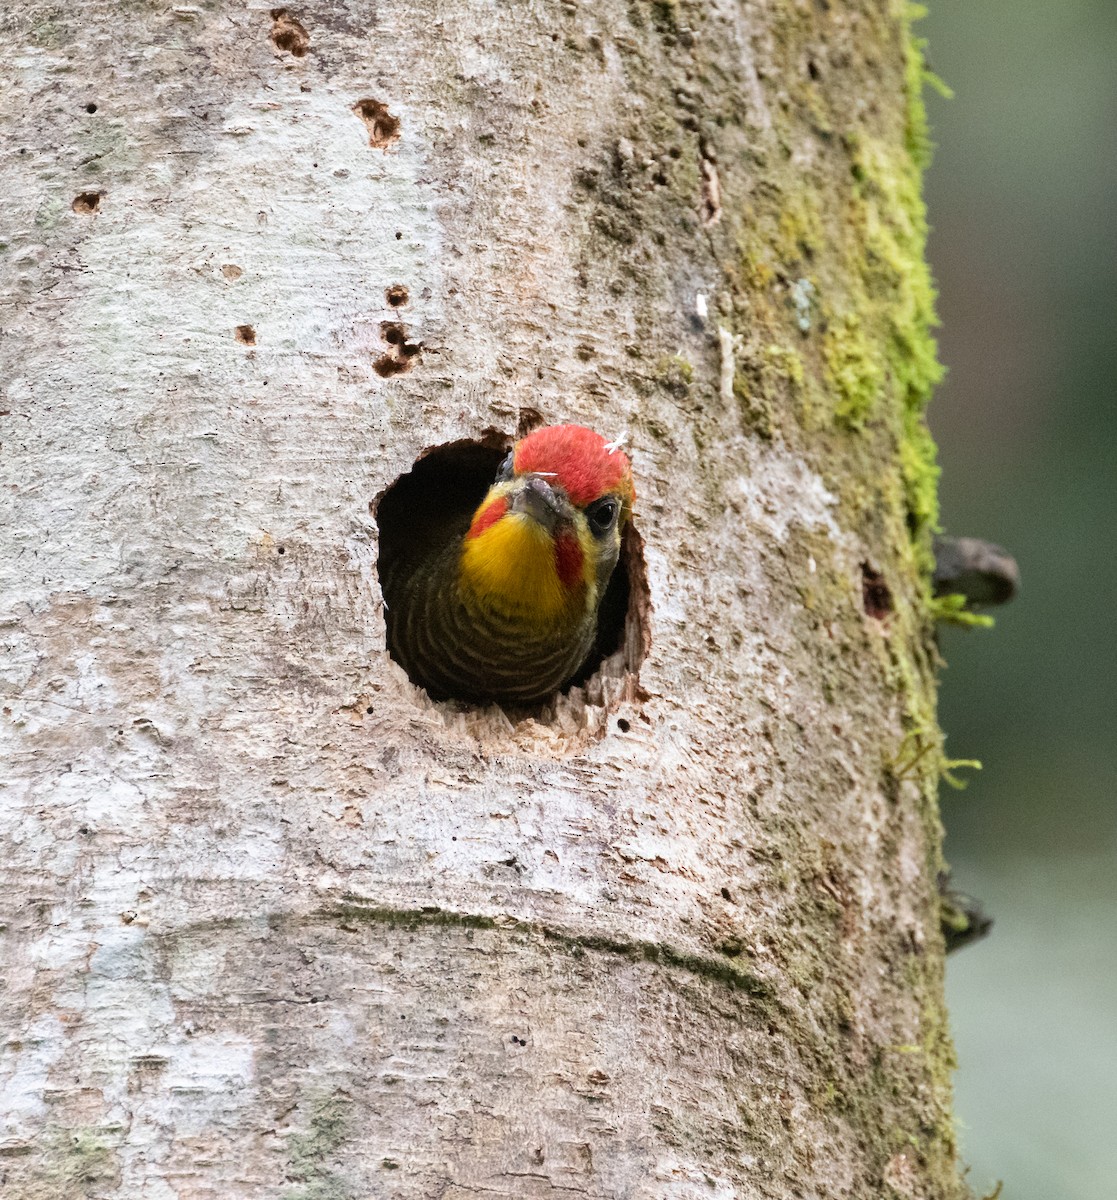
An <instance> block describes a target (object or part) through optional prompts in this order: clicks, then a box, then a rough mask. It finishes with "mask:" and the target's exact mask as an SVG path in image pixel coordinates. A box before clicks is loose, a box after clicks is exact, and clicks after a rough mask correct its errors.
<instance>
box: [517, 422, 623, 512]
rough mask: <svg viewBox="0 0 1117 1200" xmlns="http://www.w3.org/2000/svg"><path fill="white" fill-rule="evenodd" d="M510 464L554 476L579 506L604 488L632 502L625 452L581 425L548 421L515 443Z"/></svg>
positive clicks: (519, 470)
mask: <svg viewBox="0 0 1117 1200" xmlns="http://www.w3.org/2000/svg"><path fill="white" fill-rule="evenodd" d="M512 464H513V467H514V469H515V471H516V474H517V475H525V474H529V473H532V472H534V473H537V474H539V475H550V476H553V477H554V479H555V481H556V482H557V483H558V485H559V486H560V487H561V488H562V489H563V490H564V491H565V492H566V494H567V495H568V496H569V497H570V500H571V503H573V504H576V505H577V506H578V507H579V508H584V507H585V506H586V505H587V504H589V503H590V502H591V501H593V500H596V499H597V498H598V497H599V496H604V495H605V494H606V493H607V492H619V493H620V495H621V496H622V497H623V498H624V500H625V501H626V503H628V504H631V503H632V499H633V487H632V467H631V466H630V464H629V461H628V455H627V454H625V452H624V451H623V450H621V449H619V448H618V447H617V446H615V445H612V444H611V443H609V442H607V441H606V440H605V439H604V438H603V437H602V436H601V434H599V433H594V431H593V430H592V429H586V428H585V426H583V425H548V426H547V427H546V428H545V429H537V430H535V432H534V433H529V434H528V435H527V437H526V438H524V440H523V441H522V442H520V443H519V444H518V445H517V446H516V453H515V457H514V458H513V460H512Z"/></svg>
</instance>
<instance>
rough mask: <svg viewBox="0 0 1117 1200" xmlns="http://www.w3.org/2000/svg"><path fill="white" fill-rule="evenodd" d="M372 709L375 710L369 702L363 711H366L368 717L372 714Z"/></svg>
mask: <svg viewBox="0 0 1117 1200" xmlns="http://www.w3.org/2000/svg"><path fill="white" fill-rule="evenodd" d="M374 711H375V710H374V709H373V707H372V705H371V704H370V705H369V706H368V707H367V708H366V709H365V712H366V713H367V714H368V715H369V716H370V717H371V716H372V714H373V712H374Z"/></svg>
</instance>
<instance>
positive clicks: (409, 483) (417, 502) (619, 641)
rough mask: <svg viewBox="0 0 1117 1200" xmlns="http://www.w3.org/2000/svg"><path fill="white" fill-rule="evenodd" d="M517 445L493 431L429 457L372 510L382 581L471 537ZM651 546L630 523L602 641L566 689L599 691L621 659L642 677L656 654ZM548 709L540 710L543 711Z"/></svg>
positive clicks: (605, 602)
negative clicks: (602, 678) (442, 545)
mask: <svg viewBox="0 0 1117 1200" xmlns="http://www.w3.org/2000/svg"><path fill="white" fill-rule="evenodd" d="M511 448H512V439H511V438H509V437H507V436H506V435H505V434H503V433H501V432H499V431H497V430H490V431H487V432H486V433H485V434H483V435H482V436H481V438H480V439H478V440H477V441H468V440H462V441H457V442H449V443H447V444H446V445H443V446H436V447H434V448H433V449H432V450H429V451H427V452H426V453H425V454H423V455H422V456H421V457H420V458H419V459H418V460H417V461H416V462H415V465H414V466H413V467H412V468H411V470H410V471H408V472H406V473H405V474H403V475H401V476H400V477H399V478H398V479H397V480H396V482H395V483H393V484H392V485H391V487H389V488H388V489H387V491H385V492H384V493H383V495H381V496H380V497H379V499H376V500H373V501H372V502H371V503H370V505H369V509H370V511H371V512H372V515H373V516H374V517H375V519H376V523H377V526H378V528H379V530H380V549H379V554H378V557H377V564H376V569H377V575H378V577H379V578H381V579H382V578H383V576H384V574H385V573H386V572H389V571H391V570H392V569H394V568H395V567H396V566H397V565H400V566H401V567H402V568H403V569H407V559H408V556H409V555H413V554H414V553H416V548H417V547H423V546H426V545H431V544H433V543H434V542H436V541H437V539H438V535H439V532H440V531H441V530H443V529H444V528H445V527H446V525H447V524H448V523H450V524H454V525H457V526H458V527H460V528H461V530H462V534H463V536H464V533H465V530H466V529H468V527H469V522H470V520H471V519H472V517H473V514H474V513H475V512H476V511H477V508H478V506H479V505H480V504H481V501H482V500H484V498H485V495H486V493H487V492H488V490H489V488H490V487H491V486H492V483H493V481H494V480H495V478H496V475H497V472H498V470H499V469H500V465H501V463H502V461H503V460H504V457H505V456H506V455H507V453H508V451H509V450H510V449H511ZM643 546H644V544H643V539H642V538H641V537H640V534H639V533H638V532H637V530H636V529H635V527H634V525H633V523H632V521H629V523H628V525H627V526H626V527H625V530H624V533H623V535H622V537H621V552H620V558H619V560H618V562H617V566H616V569H615V570H614V571H613V575H612V578H611V579H610V581H609V585H608V587H607V588H606V590H605V596H604V598H603V599H602V602H601V607H600V608H599V610H598V630H597V640H596V643H595V645H594V649H593V651H592V653H591V654H590V656H589V658H588V659H587V660H586V662H585V664H584V665H583V666H582V668H581V670H580V671H579V672H578V673H577V674H576V675H575V676H574V677H573V678H572V679H571V680H570V682H569V683H568V684H567V685H566V686H565V687H564V688H563V689H562V691H561V693H560V694H562V695H565V694H566V693H567V692H569V691H570V690H571V689H572V688H575V687H586V688H587V689H588V690H590V691H591V698H592V691H593V688H592V684H593V680H594V677H595V676H597V674H598V673H599V672H600V671H601V669H602V666H603V665H604V664H605V662H606V660H609V659H614V656H616V655H618V654H621V655H623V657H622V658H621V660H620V664H619V671H617V670H615V669H614V670H612V671H611V673H613V674H617V673H619V674H630V675H632V676H635V675H636V673H637V672H638V670H639V668H640V664H641V663H642V662H643V660H644V658H645V656H646V655H647V652H648V647H649V643H650V636H649V631H648V613H649V611H650V607H651V605H650V595H649V591H648V584H647V577H646V571H645V567H644V549H643ZM543 707H545V704H544V705H540V706H537V707H536V710H538V708H543Z"/></svg>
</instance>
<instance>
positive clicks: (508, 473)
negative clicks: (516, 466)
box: [496, 450, 515, 483]
mask: <svg viewBox="0 0 1117 1200" xmlns="http://www.w3.org/2000/svg"><path fill="white" fill-rule="evenodd" d="M514 457H515V451H513V450H509V451H508V453H507V454H506V455H505V457H504V461H503V462H502V463H501V464H500V466H499V467H498V468H497V472H496V482H497V483H507V482H508V480H509V479H511V478H512V459H513V458H514Z"/></svg>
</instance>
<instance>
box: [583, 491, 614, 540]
mask: <svg viewBox="0 0 1117 1200" xmlns="http://www.w3.org/2000/svg"><path fill="white" fill-rule="evenodd" d="M620 509H621V506H620V505H619V504H618V503H617V502H616V500H614V499H613V498H612V497H611V496H606V497H605V499H604V500H595V501H594V502H593V503H592V504H591V505H590V506H589V508H587V509H586V520H587V521H589V523H590V530H591V531H592V533H593V534H594V536H595V537H604V536H605V534H607V533H608V532H609V530H610V529H612V528H613V526H614V525H615V524H616V520H617V513H619V512H620Z"/></svg>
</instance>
